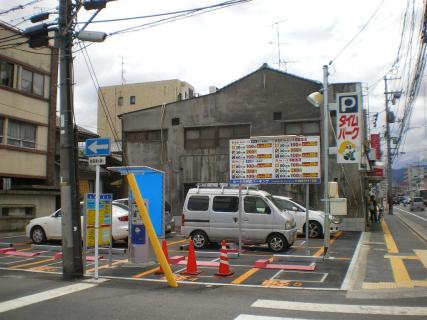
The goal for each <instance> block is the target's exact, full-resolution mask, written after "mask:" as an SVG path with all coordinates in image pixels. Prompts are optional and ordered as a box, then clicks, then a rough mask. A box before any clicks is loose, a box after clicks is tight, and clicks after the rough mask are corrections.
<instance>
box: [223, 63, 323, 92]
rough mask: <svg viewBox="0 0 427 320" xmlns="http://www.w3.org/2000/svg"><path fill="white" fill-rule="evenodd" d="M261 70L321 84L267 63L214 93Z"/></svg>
mask: <svg viewBox="0 0 427 320" xmlns="http://www.w3.org/2000/svg"><path fill="white" fill-rule="evenodd" d="M261 70H268V71H273V72H276V73H278V74H280V75H283V76H287V77H291V78H295V79H299V80H303V81H308V82H312V83H314V84H318V85H321V84H322V82H320V81H316V80H311V79H308V78H304V77H300V76H297V75H295V74H292V73H288V72H285V71H282V70H278V69H274V68H272V67H270V66H269V65H268V63H263V64H262V66H261V67H260V68H258V69H256V70H255V71H252V72H251V73H249V74H247V75H246V76H243V77H241V78H240V79H237V80H235V81H233V82H231V83H229V84H227V85H226V86H224V87H222V88H221V89H219V90H218V91H216V92H219V91H222V90H224V89H226V88H228V87H230V86H232V85H234V84H235V83H237V82H239V81H242V80H244V79H246V78H248V77H250V76H251V75H253V74H254V73H257V72H258V71H261ZM216 92H214V93H216Z"/></svg>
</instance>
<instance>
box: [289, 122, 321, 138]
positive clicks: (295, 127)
mask: <svg viewBox="0 0 427 320" xmlns="http://www.w3.org/2000/svg"><path fill="white" fill-rule="evenodd" d="M319 133H320V126H319V122H318V121H306V122H291V123H285V134H295V135H300V134H304V135H312V134H319Z"/></svg>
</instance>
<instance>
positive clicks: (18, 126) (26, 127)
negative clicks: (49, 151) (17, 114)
mask: <svg viewBox="0 0 427 320" xmlns="http://www.w3.org/2000/svg"><path fill="white" fill-rule="evenodd" d="M36 128H37V127H36V126H35V125H34V124H30V123H25V122H21V121H16V120H9V123H8V129H7V143H8V144H10V145H13V146H18V147H24V148H33V149H34V148H35V147H36Z"/></svg>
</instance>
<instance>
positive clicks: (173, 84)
mask: <svg viewBox="0 0 427 320" xmlns="http://www.w3.org/2000/svg"><path fill="white" fill-rule="evenodd" d="M100 91H101V92H100V97H101V98H100V99H99V100H98V134H99V135H100V136H101V137H110V138H113V139H115V137H114V135H113V132H112V130H111V128H110V126H109V124H108V121H107V115H106V114H105V112H104V110H103V107H102V105H103V104H104V105H105V106H106V108H107V110H108V112H109V114H110V115H111V121H112V122H113V123H114V127H115V128H116V129H117V131H116V132H117V134H118V137H119V140H121V134H122V126H121V121H120V119H119V118H118V117H117V116H118V115H119V114H122V113H126V112H131V111H135V110H141V109H144V108H147V107H151V106H156V105H161V104H164V103H170V102H174V101H177V100H184V99H188V98H191V97H192V96H193V95H194V88H193V86H191V85H190V84H188V83H186V82H184V81H180V80H165V81H155V82H146V83H135V84H125V85H118V86H108V87H102V88H100ZM131 97H134V98H135V99H134V101H132V102H133V103H131ZM120 98H121V103H120V101H119V99H120ZM120 104H121V105H120Z"/></svg>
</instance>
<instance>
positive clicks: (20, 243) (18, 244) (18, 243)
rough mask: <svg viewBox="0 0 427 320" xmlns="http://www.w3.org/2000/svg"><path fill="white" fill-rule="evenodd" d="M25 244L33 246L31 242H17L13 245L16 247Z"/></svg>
mask: <svg viewBox="0 0 427 320" xmlns="http://www.w3.org/2000/svg"><path fill="white" fill-rule="evenodd" d="M25 244H31V241H26V242H15V243H14V244H13V245H14V246H23V245H25Z"/></svg>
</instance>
